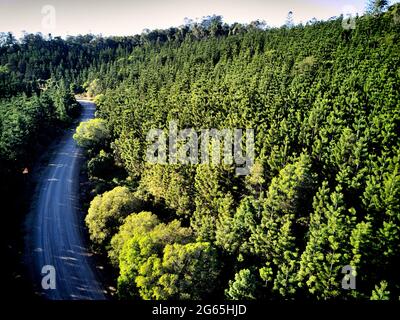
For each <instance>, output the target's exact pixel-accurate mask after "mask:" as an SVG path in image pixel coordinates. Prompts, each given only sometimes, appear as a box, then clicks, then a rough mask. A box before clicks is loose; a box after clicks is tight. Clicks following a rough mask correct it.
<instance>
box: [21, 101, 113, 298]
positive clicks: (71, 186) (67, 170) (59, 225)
mask: <svg viewBox="0 0 400 320" xmlns="http://www.w3.org/2000/svg"><path fill="white" fill-rule="evenodd" d="M79 103H80V104H81V105H82V107H83V108H82V109H83V110H82V115H81V118H80V121H85V120H89V119H91V118H93V117H94V113H95V106H94V104H93V103H92V102H89V101H84V100H80V101H79ZM74 131H75V128H73V129H71V130H69V131H68V132H67V133H66V134H65V136H64V137H63V138H62V140H61V142H60V143H59V145H57V147H56V148H55V151H54V153H53V154H52V155H51V157H50V160H49V163H48V164H47V167H46V168H45V169H44V170H43V173H42V175H41V177H40V178H39V181H38V186H37V191H36V192H37V194H36V202H35V205H34V208H33V209H32V212H31V219H30V222H29V225H28V237H27V238H28V241H29V242H30V243H28V248H30V249H29V250H30V251H31V252H30V254H29V255H30V256H31V260H30V261H31V269H32V272H33V279H34V281H35V282H36V283H35V287H36V288H38V291H39V292H40V294H41V295H43V296H44V297H45V298H47V299H52V300H103V299H106V296H105V293H104V290H103V288H102V285H101V283H100V282H99V280H98V277H97V271H96V268H95V264H94V261H93V257H92V256H91V254H90V252H89V251H88V250H87V248H86V244H85V240H84V237H83V229H82V228H83V221H82V217H81V216H80V214H79V201H78V197H79V169H80V165H81V164H82V153H81V150H80V148H79V147H78V146H77V145H76V143H75V141H74V140H73V138H72V136H73V133H74ZM46 265H50V266H54V270H55V275H56V277H55V279H56V288H55V289H43V287H42V285H41V282H42V277H43V276H44V275H46V274H41V272H42V268H43V266H46ZM47 272H48V271H47ZM47 274H48V273H47Z"/></svg>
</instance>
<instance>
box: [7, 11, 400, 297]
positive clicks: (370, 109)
mask: <svg viewBox="0 0 400 320" xmlns="http://www.w3.org/2000/svg"><path fill="white" fill-rule="evenodd" d="M399 8H400V7H399V5H397V6H392V7H390V8H389V9H388V10H387V11H386V12H383V13H381V12H379V10H378V11H377V10H375V11H374V13H373V14H369V15H365V16H362V17H358V18H357V19H356V20H355V28H354V29H346V28H343V17H339V18H334V19H331V20H329V21H325V22H322V21H314V22H312V23H308V24H307V25H297V26H295V25H292V24H287V25H285V26H283V27H281V28H268V27H267V26H266V25H264V24H263V23H261V22H254V23H252V24H249V25H241V24H233V25H227V24H224V23H223V22H222V19H221V17H218V16H212V17H208V18H207V19H205V20H204V21H203V22H200V23H193V22H190V23H189V24H187V25H185V26H182V27H180V28H170V29H168V30H154V31H145V32H144V33H143V34H142V35H138V36H134V37H121V38H101V37H93V36H79V37H71V38H68V39H66V40H63V39H60V38H54V39H53V38H51V37H48V38H43V37H41V36H39V35H25V36H24V38H23V39H22V40H21V41H16V40H15V39H14V38H13V37H12V35H11V34H3V35H2V36H1V37H0V44H1V46H0V97H2V98H1V100H0V110H1V111H2V112H0V130H1V131H0V133H1V139H0V161H1V163H2V166H1V172H0V174H1V175H2V176H4V175H6V174H11V173H10V172H9V171H10V170H14V171H12V174H16V171H15V170H17V169H16V168H18V170H19V167H23V166H26V165H28V164H27V161H28V160H27V159H31V158H30V155H31V154H32V153H33V152H34V150H31V148H33V149H35V143H40V142H41V141H45V139H44V138H41V136H42V135H44V136H45V135H46V132H48V131H49V130H51V128H52V126H56V127H57V126H59V124H62V123H64V124H65V123H68V121H70V119H71V118H73V116H74V114H76V112H77V110H76V107H75V103H74V97H73V93H79V92H83V91H86V92H87V93H88V94H90V95H91V96H95V101H96V104H97V108H98V109H97V116H98V118H99V119H95V120H92V121H90V122H89V123H85V124H81V125H80V127H79V128H78V130H77V132H76V134H75V138H76V141H77V142H78V143H79V144H80V145H81V146H83V147H85V148H86V149H87V156H88V162H87V171H88V174H89V177H90V181H91V186H92V193H91V196H92V197H94V199H93V201H92V202H91V204H90V208H89V210H88V215H87V216H86V223H87V225H88V229H89V233H90V237H91V239H92V241H93V244H94V246H95V248H96V249H97V250H99V251H100V252H102V253H103V254H105V255H108V257H109V259H110V263H111V264H112V266H113V268H114V270H115V271H116V273H117V274H118V279H117V280H116V281H117V284H118V295H119V296H120V297H121V298H143V299H168V298H172V299H198V298H210V297H218V298H228V299H263V298H264V299H265V298H267V299H293V298H311V299H334V298H340V299H353V298H358V299H389V298H390V299H398V298H399V296H400V279H399V274H398V272H397V270H398V269H399V268H400V256H399V252H400V173H399V163H400V140H399V127H400V99H399V97H400V72H399V70H400V68H399V66H400V61H399V60H400V55H399V53H400V47H399V46H400V41H399V40H400V39H399V35H400V32H399V31H400V30H399V29H400V23H399V21H398V19H397V18H398V16H399V10H400V9H399ZM171 120H175V121H177V123H178V125H179V128H180V129H184V128H194V129H195V130H201V129H204V128H216V129H224V128H244V129H246V128H252V129H254V130H255V154H256V159H255V163H254V165H253V166H252V168H251V174H250V175H247V176H238V175H236V174H235V168H234V167H233V166H229V165H223V164H221V165H216V164H197V165H185V164H180V163H178V164H174V165H160V164H151V163H148V162H146V159H145V153H146V148H147V147H148V142H147V141H146V136H147V133H148V132H149V130H150V129H154V128H160V129H162V130H168V125H169V122H170V121H171ZM43 123H46V125H47V127H46V126H42V125H41V124H43ZM32 141H33V142H32ZM3 163H4V165H3ZM18 166H19V167H18ZM10 168H12V169H10ZM349 268H350V269H349ZM344 269H345V270H350V274H349V275H348V276H349V278H351V277H353V276H356V279H357V287H356V289H354V290H346V289H343V286H342V283H343V277H344V276H345V273H344V272H343V270H344ZM345 280H346V279H345Z"/></svg>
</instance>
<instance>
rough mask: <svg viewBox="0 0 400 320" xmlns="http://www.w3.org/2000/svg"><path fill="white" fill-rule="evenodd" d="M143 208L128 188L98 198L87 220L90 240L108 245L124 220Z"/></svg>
mask: <svg viewBox="0 0 400 320" xmlns="http://www.w3.org/2000/svg"><path fill="white" fill-rule="evenodd" d="M141 207H142V204H141V201H140V200H139V199H137V198H135V197H134V196H133V194H132V193H131V192H130V191H129V189H128V188H127V187H116V188H114V189H113V190H111V191H107V192H105V193H103V194H102V195H98V196H96V197H95V198H94V199H93V200H92V202H91V203H90V207H89V211H88V214H87V216H86V218H85V222H86V225H87V226H88V228H89V235H90V239H91V240H92V241H93V242H95V243H96V244H98V245H108V244H109V242H110V240H111V237H112V236H113V235H114V234H115V233H116V232H117V231H118V228H119V226H120V225H121V224H122V223H123V221H124V219H125V218H126V217H127V216H128V215H129V214H130V213H132V212H139V211H140V210H141Z"/></svg>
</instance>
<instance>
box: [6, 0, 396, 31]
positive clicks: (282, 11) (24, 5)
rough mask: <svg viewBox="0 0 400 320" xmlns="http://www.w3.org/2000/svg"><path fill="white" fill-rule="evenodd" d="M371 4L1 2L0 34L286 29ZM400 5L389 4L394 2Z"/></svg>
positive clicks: (309, 0)
mask: <svg viewBox="0 0 400 320" xmlns="http://www.w3.org/2000/svg"><path fill="white" fill-rule="evenodd" d="M366 2H367V0H303V1H300V0H0V32H8V31H11V32H13V33H14V34H15V35H17V36H20V35H21V34H22V31H26V32H32V33H36V32H42V33H43V34H48V33H51V34H52V35H53V36H63V37H65V36H66V35H77V34H87V33H93V34H102V35H104V36H109V35H133V34H137V33H141V32H142V31H143V29H150V30H151V29H165V28H169V27H171V26H175V27H177V26H180V25H182V24H183V23H184V18H190V19H193V20H196V19H201V18H202V17H203V16H207V15H213V14H217V15H222V16H223V20H224V21H225V22H227V23H233V22H241V23H249V22H251V21H254V20H257V19H260V20H265V21H266V22H267V24H268V25H269V26H281V25H282V24H284V22H285V20H286V17H287V14H288V12H289V11H292V12H293V19H294V22H295V23H300V22H304V23H305V22H307V21H309V20H311V19H312V18H314V17H315V18H317V19H318V20H326V19H329V18H330V17H333V16H339V15H340V14H342V13H348V12H353V13H354V14H355V13H359V14H362V13H363V12H364V11H365V6H366ZM394 2H399V1H391V3H394Z"/></svg>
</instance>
